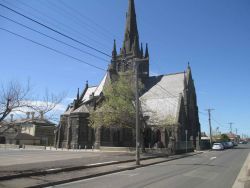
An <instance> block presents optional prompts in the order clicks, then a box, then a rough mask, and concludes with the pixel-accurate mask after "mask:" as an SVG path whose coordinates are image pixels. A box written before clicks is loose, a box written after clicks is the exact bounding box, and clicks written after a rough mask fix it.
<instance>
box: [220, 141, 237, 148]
mask: <svg viewBox="0 0 250 188" xmlns="http://www.w3.org/2000/svg"><path fill="white" fill-rule="evenodd" d="M221 144H222V145H223V146H224V149H230V148H233V147H234V145H233V143H232V142H222V143H221Z"/></svg>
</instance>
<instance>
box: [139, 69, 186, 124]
mask: <svg viewBox="0 0 250 188" xmlns="http://www.w3.org/2000/svg"><path fill="white" fill-rule="evenodd" d="M184 75H185V73H183V72H182V73H176V74H169V75H161V76H153V77H150V78H149V79H148V81H147V82H146V90H147V91H146V92H145V93H144V94H143V95H142V96H141V97H140V101H141V107H142V112H143V115H144V116H149V117H150V118H149V123H150V124H155V125H158V124H161V123H162V122H164V121H166V120H167V119H172V121H174V122H176V123H177V121H178V120H177V118H178V113H179V103H180V101H181V97H182V96H183V94H184V93H183V91H184Z"/></svg>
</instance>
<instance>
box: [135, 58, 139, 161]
mask: <svg viewBox="0 0 250 188" xmlns="http://www.w3.org/2000/svg"><path fill="white" fill-rule="evenodd" d="M135 109H136V146H135V147H136V157H135V159H136V165H140V127H139V91H138V62H137V61H136V60H135Z"/></svg>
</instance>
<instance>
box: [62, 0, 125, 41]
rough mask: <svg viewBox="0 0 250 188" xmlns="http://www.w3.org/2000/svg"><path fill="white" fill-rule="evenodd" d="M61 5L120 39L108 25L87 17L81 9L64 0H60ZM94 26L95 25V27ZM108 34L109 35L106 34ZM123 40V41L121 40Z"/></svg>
mask: <svg viewBox="0 0 250 188" xmlns="http://www.w3.org/2000/svg"><path fill="white" fill-rule="evenodd" d="M60 3H61V5H63V6H64V7H66V8H68V9H70V10H71V11H72V12H73V13H75V14H76V13H77V14H79V16H81V18H85V19H86V20H88V21H89V22H91V23H93V24H94V25H95V26H96V28H99V30H100V31H102V32H103V33H104V32H105V33H106V34H108V35H109V36H110V37H112V39H114V38H116V39H117V40H119V38H118V37H117V36H116V35H115V34H114V33H112V32H111V31H110V30H109V29H107V28H106V27H104V26H102V25H100V24H99V23H97V22H95V21H94V20H93V19H91V18H89V17H87V16H86V15H84V14H83V13H82V12H80V11H79V10H77V9H76V8H74V7H72V6H70V5H69V4H67V3H65V2H64V1H61V2H60ZM93 28H94V27H93ZM106 36H107V35H106ZM121 42H122V41H121Z"/></svg>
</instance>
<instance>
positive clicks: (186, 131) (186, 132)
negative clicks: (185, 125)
mask: <svg viewBox="0 0 250 188" xmlns="http://www.w3.org/2000/svg"><path fill="white" fill-rule="evenodd" d="M185 134H186V153H187V134H188V130H185Z"/></svg>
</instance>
